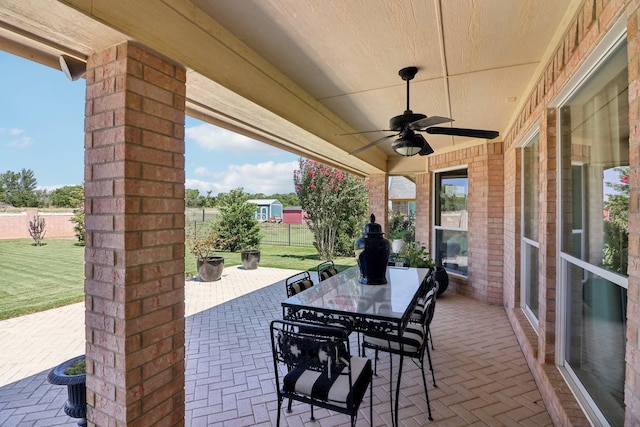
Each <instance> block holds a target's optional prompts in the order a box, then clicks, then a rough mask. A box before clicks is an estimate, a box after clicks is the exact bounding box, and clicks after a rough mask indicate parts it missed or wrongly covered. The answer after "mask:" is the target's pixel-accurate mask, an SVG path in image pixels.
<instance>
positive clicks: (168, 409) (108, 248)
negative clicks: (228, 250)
mask: <svg viewBox="0 0 640 427" xmlns="http://www.w3.org/2000/svg"><path fill="white" fill-rule="evenodd" d="M185 78H186V73H185V70H184V69H182V68H180V67H177V66H175V65H173V64H171V63H169V62H167V61H166V60H165V59H163V58H160V57H158V56H156V55H155V54H154V53H152V52H149V51H147V50H145V49H143V48H141V47H140V46H137V45H135V44H132V43H124V44H121V45H118V46H114V47H111V48H109V49H107V50H105V51H102V52H99V53H97V54H95V55H93V56H91V57H90V58H89V61H88V64H87V77H86V79H87V99H86V120H85V131H86V136H85V149H86V153H85V209H86V216H85V225H86V249H85V260H86V267H85V270H86V272H85V275H86V279H85V293H86V320H85V322H86V335H87V349H86V352H87V404H88V421H89V423H90V425H97V426H116V425H117V426H129V425H131V426H149V425H155V423H156V422H158V421H159V420H163V422H164V424H165V425H184V357H185V345H184V344H185V343H184V341H185V320H184V109H185V88H186V87H185Z"/></svg>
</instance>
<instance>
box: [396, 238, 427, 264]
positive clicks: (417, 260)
mask: <svg viewBox="0 0 640 427" xmlns="http://www.w3.org/2000/svg"><path fill="white" fill-rule="evenodd" d="M400 255H401V256H403V257H406V258H407V260H408V261H409V267H414V268H436V263H435V262H433V260H432V259H431V255H430V254H429V252H427V248H425V247H424V246H423V245H421V244H420V243H418V242H416V243H413V244H410V245H406V246H405V248H404V250H403V251H402V252H401V253H400Z"/></svg>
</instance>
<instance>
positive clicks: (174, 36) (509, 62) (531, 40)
mask: <svg viewBox="0 0 640 427" xmlns="http://www.w3.org/2000/svg"><path fill="white" fill-rule="evenodd" d="M581 4H582V2H581V1H579V0H535V1H524V0H304V1H301V0H241V1H238V0H216V1H208V0H193V1H186V0H182V1H180V0H155V1H153V0H136V1H128V0H119V1H116V0H61V1H57V0H0V49H2V50H5V51H8V52H12V53H15V54H17V55H20V56H23V57H26V58H30V59H33V60H35V61H38V62H41V63H43V64H45V65H48V66H52V67H58V59H57V58H58V56H59V55H60V54H61V53H67V54H70V55H72V56H76V57H80V58H86V57H87V56H89V55H91V54H92V53H94V52H98V51H100V50H103V49H105V48H106V47H109V46H112V45H114V44H117V43H121V42H122V41H125V40H132V41H137V42H139V43H141V44H144V45H146V46H149V47H150V48H152V49H154V50H155V51H157V52H159V53H161V54H163V55H165V56H166V57H168V58H171V59H172V60H174V61H175V62H177V63H180V64H182V65H184V66H185V67H186V68H187V70H188V73H187V96H188V102H187V106H188V113H189V114H191V115H193V116H195V117H197V118H200V119H203V120H205V121H208V122H211V123H214V124H217V125H219V126H222V127H226V128H228V129H231V130H234V131H237V132H240V133H244V134H246V135H248V136H251V137H253V138H256V139H258V140H262V141H264V142H266V143H269V144H272V145H275V146H278V147H280V148H283V149H285V150H288V151H290V152H293V153H296V154H299V155H301V156H304V157H308V158H312V159H316V160H320V161H323V162H325V163H328V164H331V165H333V166H337V167H340V168H342V169H344V170H347V171H350V172H354V173H358V174H363V175H368V174H375V173H382V172H388V173H390V174H404V175H409V176H410V175H412V174H414V173H415V172H420V171H424V170H426V168H427V165H426V159H427V158H426V157H420V156H414V157H409V158H403V157H400V156H398V155H396V154H395V153H393V151H392V150H391V149H390V142H391V141H392V139H391V140H387V141H386V142H385V143H382V144H380V145H378V146H377V147H375V148H371V149H368V150H365V151H363V152H361V153H359V154H357V155H355V156H352V155H349V154H348V153H349V152H351V151H353V150H355V149H356V148H358V147H361V146H363V145H365V144H367V143H368V142H369V141H372V140H374V139H377V138H380V137H381V136H384V135H386V134H385V133H367V134H364V135H354V136H339V134H342V133H349V132H356V131H368V130H374V129H387V128H388V120H389V118H391V117H392V116H396V115H399V114H402V112H403V111H404V110H405V107H406V105H405V104H406V98H405V96H406V88H405V83H404V82H403V81H402V80H401V79H400V77H399V76H398V70H399V69H400V68H403V67H406V66H417V67H419V71H418V74H417V76H416V78H415V79H414V80H413V81H412V82H411V109H412V110H413V111H414V112H416V113H423V114H426V115H428V116H432V115H436V116H445V117H451V118H453V119H454V120H455V122H453V124H452V125H453V126H456V127H466V128H480V129H490V130H497V131H499V132H500V133H501V135H503V134H504V133H505V132H506V131H507V130H508V129H509V127H510V126H511V124H512V122H513V120H514V118H515V115H516V114H517V112H518V111H519V110H520V109H521V108H522V103H523V102H524V100H525V99H526V97H527V96H528V94H529V93H530V92H531V90H532V88H533V87H534V85H535V84H536V83H537V82H538V80H539V79H540V73H541V70H542V69H543V67H544V66H545V65H546V64H547V63H548V61H549V58H550V57H551V55H552V54H553V53H554V51H552V50H551V48H552V47H554V46H556V45H557V41H558V39H559V37H560V36H561V35H562V34H563V33H564V32H565V28H566V27H567V25H568V24H569V22H570V21H571V20H572V19H573V18H574V17H575V13H576V11H577V9H578V6H579V5H581ZM426 137H427V140H428V141H429V143H430V144H431V145H432V146H433V148H434V149H435V151H436V153H443V152H447V151H452V150H455V149H458V148H462V147H465V146H471V145H476V144H483V143H485V142H486V141H485V140H477V139H470V138H462V137H450V136H439V135H426ZM501 138H502V136H501V137H498V139H496V141H499V140H500V139H501Z"/></svg>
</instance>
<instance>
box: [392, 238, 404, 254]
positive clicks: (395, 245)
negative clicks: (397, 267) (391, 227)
mask: <svg viewBox="0 0 640 427" xmlns="http://www.w3.org/2000/svg"><path fill="white" fill-rule="evenodd" d="M406 246H407V244H406V243H405V241H404V240H402V239H393V240H392V241H391V253H394V254H399V253H400V252H402V250H403V249H404V248H405V247H406Z"/></svg>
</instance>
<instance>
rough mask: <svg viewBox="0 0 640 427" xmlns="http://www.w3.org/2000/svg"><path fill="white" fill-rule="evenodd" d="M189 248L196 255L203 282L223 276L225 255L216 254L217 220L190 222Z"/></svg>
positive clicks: (213, 280)
mask: <svg viewBox="0 0 640 427" xmlns="http://www.w3.org/2000/svg"><path fill="white" fill-rule="evenodd" d="M185 243H186V245H187V249H188V250H189V252H191V254H193V255H195V257H196V267H197V270H198V277H200V280H202V281H203V282H215V281H216V280H219V279H220V277H222V272H223V270H224V257H222V256H217V255H214V253H215V249H216V248H217V247H218V243H219V239H218V227H217V223H216V222H215V221H211V222H209V223H206V224H204V223H203V224H201V225H200V226H198V225H197V224H196V223H189V224H188V225H187V228H186V233H185Z"/></svg>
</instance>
